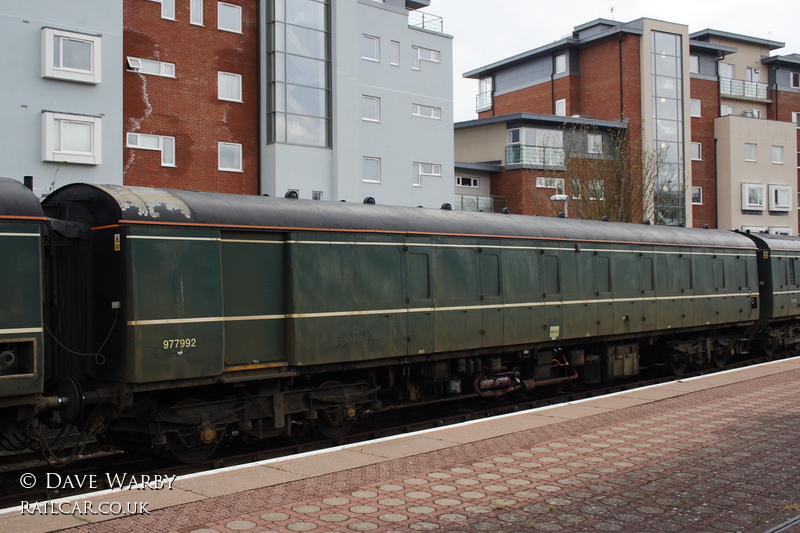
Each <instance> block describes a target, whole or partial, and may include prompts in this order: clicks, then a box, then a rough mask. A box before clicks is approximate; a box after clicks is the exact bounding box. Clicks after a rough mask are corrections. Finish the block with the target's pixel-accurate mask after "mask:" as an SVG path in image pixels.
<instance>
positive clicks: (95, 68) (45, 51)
mask: <svg viewBox="0 0 800 533" xmlns="http://www.w3.org/2000/svg"><path fill="white" fill-rule="evenodd" d="M56 39H58V43H59V46H60V43H61V42H63V40H64V39H66V40H71V41H80V42H84V43H88V44H89V45H90V47H91V48H90V49H91V55H92V57H91V59H90V63H91V65H92V66H91V69H90V70H83V69H74V68H69V67H64V66H61V65H54V64H53V63H54V61H55V58H56V57H63V54H62V53H59V54H58V55H56V50H55V46H56V41H55V40H56ZM101 42H102V38H101V37H100V36H99V35H89V34H86V33H77V32H74V31H66V30H59V29H56V28H42V77H43V78H51V79H57V80H67V81H77V82H80V83H91V84H94V85H97V84H99V83H100V77H101V76H100V65H101V62H100V51H101V46H100V44H101Z"/></svg>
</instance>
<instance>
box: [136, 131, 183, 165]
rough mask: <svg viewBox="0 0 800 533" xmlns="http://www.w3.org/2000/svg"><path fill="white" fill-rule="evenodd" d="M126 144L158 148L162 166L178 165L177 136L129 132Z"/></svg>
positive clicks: (150, 148) (141, 147)
mask: <svg viewBox="0 0 800 533" xmlns="http://www.w3.org/2000/svg"><path fill="white" fill-rule="evenodd" d="M125 146H127V147H128V148H140V149H142V150H158V151H160V152H161V166H162V167H174V166H176V165H175V137H164V136H161V135H148V134H144V133H129V134H127V135H126V142H125Z"/></svg>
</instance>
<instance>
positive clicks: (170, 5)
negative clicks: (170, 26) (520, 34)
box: [151, 0, 175, 20]
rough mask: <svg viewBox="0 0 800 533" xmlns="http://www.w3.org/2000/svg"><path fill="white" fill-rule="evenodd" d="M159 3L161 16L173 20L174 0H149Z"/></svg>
mask: <svg viewBox="0 0 800 533" xmlns="http://www.w3.org/2000/svg"><path fill="white" fill-rule="evenodd" d="M151 1H153V2H159V3H160V4H161V18H162V19H167V20H175V0H151Z"/></svg>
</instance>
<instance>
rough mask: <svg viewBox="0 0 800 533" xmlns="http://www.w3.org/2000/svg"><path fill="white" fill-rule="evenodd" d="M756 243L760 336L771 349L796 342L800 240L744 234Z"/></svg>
mask: <svg viewBox="0 0 800 533" xmlns="http://www.w3.org/2000/svg"><path fill="white" fill-rule="evenodd" d="M746 235H747V236H748V237H750V238H751V239H752V240H753V241H754V242H755V243H756V245H757V246H758V254H757V255H758V271H759V275H760V286H759V294H760V296H761V318H762V324H761V327H760V328H759V329H760V337H761V339H762V341H763V343H764V345H765V346H766V348H767V351H772V350H774V349H776V348H778V347H780V346H786V345H792V344H797V343H800V327H798V326H797V324H796V319H797V316H798V315H800V306H798V300H800V239H798V238H797V237H789V236H784V235H771V234H768V233H747V234H746Z"/></svg>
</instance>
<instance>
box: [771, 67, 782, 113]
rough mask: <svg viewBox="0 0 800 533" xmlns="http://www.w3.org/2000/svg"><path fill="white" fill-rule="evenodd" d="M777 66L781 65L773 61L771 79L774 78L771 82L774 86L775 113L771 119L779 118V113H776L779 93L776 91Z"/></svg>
mask: <svg viewBox="0 0 800 533" xmlns="http://www.w3.org/2000/svg"><path fill="white" fill-rule="evenodd" d="M779 68H781V67H780V65H778V64H777V63H775V65H773V67H772V79H774V80H775V83H773V86H774V87H775V113H774V115H773V119H774V120H780V118H778V117H779V115H778V94H779V91H778V69H779Z"/></svg>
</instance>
